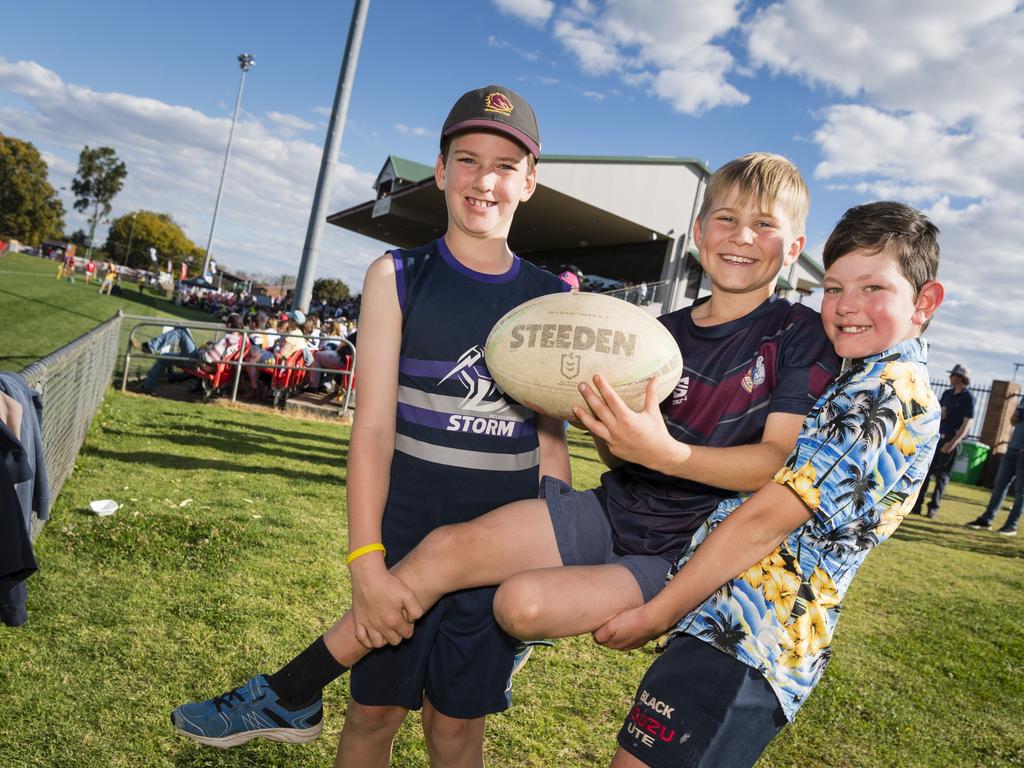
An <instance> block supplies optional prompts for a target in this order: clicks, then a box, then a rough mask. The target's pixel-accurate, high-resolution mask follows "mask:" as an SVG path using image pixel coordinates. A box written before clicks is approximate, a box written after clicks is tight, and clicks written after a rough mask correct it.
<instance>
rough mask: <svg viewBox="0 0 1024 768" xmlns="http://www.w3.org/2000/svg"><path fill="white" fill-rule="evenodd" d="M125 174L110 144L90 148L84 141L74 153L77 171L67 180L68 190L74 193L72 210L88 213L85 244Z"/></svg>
mask: <svg viewBox="0 0 1024 768" xmlns="http://www.w3.org/2000/svg"><path fill="white" fill-rule="evenodd" d="M127 175H128V169H127V168H125V165H124V163H122V162H121V161H120V160H119V159H118V157H117V153H116V152H115V151H114V150H113V149H111V148H110V147H96V148H95V149H90V148H89V145H86V146H85V148H84V149H82V153H81V154H80V155H79V156H78V174H77V175H76V176H75V178H74V179H72V180H71V191H72V192H74V193H75V210H76V211H79V212H81V213H85V212H86V211H88V210H89V209H90V208H91V209H92V213H90V214H89V217H88V222H89V247H90V249H91V248H92V245H93V238H94V237H95V236H96V225H97V224H98V223H99V221H100V219H103V218H105V217H106V216H107V215H108V214H109V213H110V201H111V200H113V199H114V197H115V196H116V195H117V193H118V192H120V191H121V187H123V186H124V179H125V177H126V176H127Z"/></svg>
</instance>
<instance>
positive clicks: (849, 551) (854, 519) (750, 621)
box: [668, 339, 940, 720]
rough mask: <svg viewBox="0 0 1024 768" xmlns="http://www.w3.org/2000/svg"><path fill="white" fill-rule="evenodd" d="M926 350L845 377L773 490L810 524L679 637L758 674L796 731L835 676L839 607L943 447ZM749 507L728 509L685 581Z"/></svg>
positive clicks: (866, 364) (858, 364) (697, 614)
mask: <svg viewBox="0 0 1024 768" xmlns="http://www.w3.org/2000/svg"><path fill="white" fill-rule="evenodd" d="M926 360H927V342H925V340H924V339H911V340H909V341H904V342H901V343H899V344H897V345H896V346H894V347H892V348H891V349H888V350H886V351H885V352H882V353H880V354H878V355H874V356H872V357H868V358H865V359H863V360H847V361H845V363H844V370H843V372H842V373H841V374H840V375H839V377H838V378H836V380H835V381H834V382H833V383H832V384H831V385H830V386H829V388H828V389H827V390H826V391H825V392H824V394H823V395H822V396H821V397H820V398H819V399H818V401H817V402H816V403H815V404H814V407H813V408H812V409H811V412H810V413H809V414H808V416H807V418H806V420H805V421H804V424H803V428H802V430H801V432H800V435H799V437H798V438H797V443H796V448H795V449H794V450H793V453H792V454H791V455H790V457H789V459H788V460H787V462H786V466H785V467H783V468H782V469H781V470H779V472H778V474H777V475H776V476H775V482H777V483H779V484H780V485H785V486H787V487H789V488H791V489H792V490H793V491H794V492H795V493H796V494H797V495H798V496H799V497H800V499H801V500H802V501H803V502H804V504H806V505H807V508H808V509H809V510H810V512H811V518H810V519H809V520H808V521H807V522H806V523H805V524H804V525H802V526H800V527H799V528H797V529H796V530H795V531H793V532H792V533H791V534H789V536H787V537H786V539H785V540H784V541H783V542H782V544H780V545H779V547H778V548H777V549H776V550H775V551H774V552H772V554H770V555H769V556H768V557H766V558H765V559H764V560H762V561H761V562H760V563H757V564H756V565H754V566H753V567H752V568H750V569H749V570H747V571H746V572H744V573H741V574H740V575H739V576H737V577H736V578H734V579H733V580H732V581H730V582H729V583H728V584H726V585H725V586H723V587H722V588H721V589H719V590H718V591H717V592H716V593H715V594H714V595H712V596H711V597H709V598H708V599H707V600H706V601H705V602H704V603H703V604H702V605H701V606H699V607H698V608H696V609H695V610H694V611H692V612H691V613H689V614H688V615H687V616H685V617H684V618H683V619H682V620H681V621H680V622H679V623H678V624H677V625H676V627H674V628H673V629H672V630H671V632H670V633H669V638H668V641H671V637H672V636H675V635H678V634H680V633H686V634H690V635H693V636H695V637H697V638H699V639H701V640H704V641H705V642H708V643H711V644H712V645H714V646H715V647H717V648H718V649H719V650H721V651H724V652H725V653H728V654H731V655H732V656H735V657H736V658H737V659H739V660H740V661H742V662H744V663H745V664H748V665H749V666H751V667H754V668H755V669H757V670H758V671H759V672H760V673H761V674H762V675H764V676H765V678H766V679H767V680H768V682H769V683H770V684H771V686H772V688H773V689H774V691H775V693H776V695H777V696H778V697H779V701H780V703H781V704H782V709H783V711H784V712H785V713H786V717H787V718H789V719H790V720H792V719H793V717H794V716H795V715H796V711H797V710H798V709H799V708H800V706H801V705H802V704H803V702H804V700H805V699H806V698H807V695H808V694H809V693H810V692H811V690H812V689H813V688H814V686H815V685H816V684H817V682H818V680H819V679H820V678H821V675H822V673H823V672H824V671H825V666H826V665H827V664H828V659H829V653H830V648H831V644H832V633H833V632H834V630H835V625H836V622H837V621H838V619H839V605H840V602H841V601H842V599H843V596H844V595H845V594H846V590H847V589H848V588H849V586H850V582H851V581H853V577H854V574H856V572H857V569H858V568H859V567H860V565H861V563H863V562H864V559H865V558H866V557H867V556H868V553H869V552H870V551H871V550H872V549H873V548H874V547H876V546H877V545H878V544H880V543H881V542H883V541H885V540H886V539H887V538H889V536H891V535H892V533H893V531H895V530H896V528H897V527H898V526H899V524H900V522H902V520H903V518H904V517H905V516H906V515H907V513H908V512H909V511H910V509H911V508H912V507H913V504H914V499H915V498H916V496H917V493H918V491H919V490H920V487H921V483H922V481H923V479H924V477H925V474H926V473H927V471H928V465H929V463H930V462H931V458H932V455H933V454H934V453H935V448H936V445H937V443H938V430H939V418H940V409H939V404H938V401H937V400H936V398H935V395H934V393H933V392H932V389H931V387H930V386H929V384H928V370H927V368H926V367H925V362H926ZM742 501H743V499H728V500H726V501H723V502H722V503H721V504H720V505H719V506H718V508H717V509H716V510H715V512H714V513H713V514H712V515H711V517H709V518H708V520H707V521H706V522H705V524H704V525H703V526H702V528H701V529H700V530H698V531H697V533H696V534H695V535H694V537H693V541H692V543H691V544H690V546H689V547H688V548H687V550H686V551H685V552H684V553H683V555H682V557H681V558H680V559H679V562H678V563H677V564H676V567H675V568H674V569H673V572H676V571H678V569H679V568H680V567H682V565H683V564H685V563H686V561H687V560H688V559H689V558H690V557H691V556H692V555H693V552H694V550H695V549H696V547H697V546H699V545H700V543H701V542H702V541H703V540H704V539H705V538H707V535H708V533H710V532H711V530H713V529H714V527H715V526H716V525H717V524H718V523H720V522H721V521H722V520H723V519H725V517H726V516H728V515H729V513H731V512H732V511H733V510H734V509H736V508H737V507H738V506H739V505H740V504H741V503H742Z"/></svg>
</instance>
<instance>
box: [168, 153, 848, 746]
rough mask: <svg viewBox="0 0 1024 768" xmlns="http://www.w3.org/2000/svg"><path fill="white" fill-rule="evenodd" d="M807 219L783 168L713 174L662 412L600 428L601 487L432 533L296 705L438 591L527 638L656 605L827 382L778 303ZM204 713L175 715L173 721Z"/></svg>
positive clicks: (547, 497) (823, 350) (577, 630)
mask: <svg viewBox="0 0 1024 768" xmlns="http://www.w3.org/2000/svg"><path fill="white" fill-rule="evenodd" d="M807 208H808V195H807V188H806V185H805V184H804V182H803V179H802V178H801V177H800V174H799V171H797V169H796V168H795V166H793V164H792V163H790V162H789V161H788V160H786V159H785V158H782V157H779V156H777V155H770V154H766V153H755V154H752V155H747V156H744V157H741V158H737V159H736V160H734V161H732V162H730V163H727V164H726V165H725V166H723V167H722V168H721V169H719V170H718V171H716V173H715V174H714V175H713V176H712V179H711V181H710V182H709V185H708V191H707V193H706V195H705V199H704V201H703V204H702V208H701V211H700V214H699V216H698V224H697V229H696V240H697V242H698V244H699V246H700V249H701V264H702V266H703V267H704V269H705V270H706V272H707V275H708V277H709V278H710V280H711V284H712V293H711V296H710V297H708V298H706V299H701V300H700V301H698V302H697V303H695V304H694V305H693V306H691V307H687V308H685V309H683V310H679V311H678V312H674V313H671V314H669V315H666V316H664V317H663V318H662V322H663V323H665V325H666V326H667V327H668V328H669V329H670V331H671V332H672V333H673V335H674V336H675V338H676V339H677V340H678V341H679V343H680V346H681V348H682V349H684V350H685V354H684V360H685V365H686V369H685V370H684V372H683V377H682V379H681V380H680V383H679V386H678V387H677V388H676V391H675V392H674V393H673V395H672V396H671V397H670V398H668V399H666V400H665V402H664V403H662V404H661V405H660V407H659V404H658V403H656V402H653V401H652V402H649V403H648V404H647V407H646V409H645V411H644V413H642V414H633V415H632V416H630V417H628V418H625V417H623V418H620V419H619V420H618V422H617V423H616V424H615V425H613V426H612V427H611V428H610V429H597V427H596V425H595V429H594V430H592V431H593V432H594V434H595V436H596V437H597V438H598V439H597V440H596V442H597V445H598V449H599V451H600V453H601V455H602V458H603V459H604V460H605V462H606V463H607V464H608V465H609V466H610V467H613V469H612V470H611V471H610V472H608V473H606V474H605V475H604V476H603V477H602V485H601V487H600V488H597V489H594V490H591V491H585V492H577V491H574V490H573V489H572V488H570V487H569V486H568V485H567V484H565V483H564V482H561V481H560V479H559V478H554V477H550V478H547V479H546V480H545V481H544V483H543V484H542V498H541V499H529V500H525V501H519V502H515V503H513V504H509V505H506V506H504V507H501V508H499V509H497V510H495V511H494V512H491V513H490V514H488V515H485V516H483V517H480V518H478V519H476V520H473V521H471V522H468V523H466V524H464V525H455V526H443V527H440V528H438V529H436V530H435V531H433V532H432V533H431V534H430V535H429V536H428V537H426V538H425V539H424V541H423V543H422V544H420V545H419V546H417V547H416V548H415V549H414V550H413V551H412V552H411V553H410V554H409V556H408V557H407V558H405V559H404V560H403V561H402V562H401V563H399V564H398V565H397V566H396V569H395V574H396V575H397V576H398V577H400V578H401V580H402V581H403V582H404V583H406V584H408V585H409V587H410V592H409V593H408V595H407V598H408V600H407V602H406V603H404V604H403V606H402V607H403V609H404V613H403V611H400V610H395V611H392V612H391V614H390V615H389V616H388V617H387V619H386V621H385V622H384V623H382V624H380V625H378V627H377V628H376V630H375V631H374V632H370V631H368V630H367V628H366V627H364V626H362V624H363V622H362V621H361V619H360V616H359V610H360V609H359V607H358V605H356V606H354V609H353V611H352V612H350V613H349V614H347V615H346V616H345V617H343V618H342V619H341V620H340V621H339V622H338V623H337V624H335V625H334V627H332V628H331V630H329V631H328V633H327V634H326V635H325V638H324V639H325V646H324V647H325V648H327V649H329V651H330V655H329V656H326V657H325V656H324V655H323V654H322V653H321V655H320V656H319V663H321V664H322V665H324V666H325V667H327V666H332V665H333V667H334V670H333V672H331V673H327V672H326V671H325V672H324V674H323V675H322V676H321V677H320V678H319V679H318V678H317V677H316V676H314V675H312V674H308V673H307V672H301V674H297V675H296V677H302V678H304V680H300V681H299V682H298V683H297V684H296V686H295V692H293V693H292V694H291V695H292V697H293V698H292V700H293V701H294V700H296V699H302V700H305V699H308V698H309V697H310V696H312V695H316V696H319V691H320V688H321V687H322V686H323V685H324V684H326V682H329V680H331V679H333V677H334V676H337V675H338V674H341V672H343V671H344V669H345V666H343V665H349V666H351V665H352V664H354V663H355V662H356V661H357V660H359V659H363V657H364V656H365V657H366V658H365V659H363V660H362V661H360V662H359V664H358V665H356V666H355V668H354V669H355V670H359V668H360V667H361V666H362V665H363V664H365V663H367V661H372V660H373V659H375V658H376V657H377V655H378V654H382V655H383V656H384V657H386V654H388V653H389V649H384V650H383V651H377V652H374V653H372V654H369V655H368V656H367V653H368V651H367V649H368V648H370V647H377V648H379V647H380V646H383V645H385V644H387V643H392V644H395V643H400V642H402V641H403V638H406V637H408V636H409V635H410V634H411V635H412V636H413V637H415V636H416V635H415V634H414V633H413V629H414V626H413V622H414V621H415V619H416V616H417V615H418V612H419V611H420V610H421V606H422V607H428V606H429V605H432V604H433V603H434V602H435V601H437V600H438V599H441V598H442V596H443V595H444V594H446V593H448V592H452V591H455V590H459V589H465V588H469V587H475V586H480V585H484V584H498V583H501V584H502V586H501V587H500V589H499V590H498V592H497V596H496V598H495V601H494V610H495V613H496V615H497V616H498V618H499V621H500V622H501V624H502V626H504V627H505V628H506V629H507V630H509V631H510V632H511V633H512V634H514V635H515V636H517V637H520V638H522V639H539V638H544V637H553V636H564V635H573V634H581V633H585V632H589V631H591V630H593V629H596V628H597V627H599V626H601V625H602V624H603V623H604V622H606V621H607V620H608V619H610V618H611V617H613V616H615V615H616V614H618V613H619V612H621V611H623V610H625V609H628V608H632V607H637V606H639V605H641V604H643V602H644V601H645V600H649V599H651V598H652V597H653V596H654V595H655V594H657V592H658V591H660V590H661V589H662V588H663V587H664V585H665V575H666V574H667V573H668V570H669V568H670V567H671V565H672V563H673V562H674V560H675V558H676V556H677V555H678V553H679V552H680V551H681V550H682V548H683V547H684V546H685V545H686V544H687V543H688V542H689V540H690V537H691V535H692V534H693V532H694V531H696V530H697V529H698V528H699V527H700V524H701V523H702V522H703V520H704V519H705V518H706V517H707V516H708V515H709V514H711V513H712V512H713V511H714V509H715V508H716V506H717V505H718V503H719V502H720V501H721V500H722V499H724V498H733V497H736V496H738V495H739V494H741V493H742V492H745V491H746V492H750V491H754V490H756V489H757V488H760V487H761V486H762V485H763V484H764V483H765V482H767V481H768V480H769V479H770V478H771V477H772V475H773V474H774V472H775V471H776V470H777V469H778V467H779V466H781V465H782V463H783V462H784V461H785V458H786V456H787V455H789V452H790V451H791V450H792V447H793V444H794V442H795V440H796V436H797V434H798V433H799V431H800V425H801V423H802V421H803V418H804V415H805V414H806V413H807V411H808V410H810V408H811V406H812V405H813V403H814V400H815V399H816V398H817V397H818V395H819V394H820V393H821V392H823V391H824V389H825V387H826V385H827V384H828V382H829V381H830V380H831V379H832V377H833V375H834V373H835V370H836V368H837V361H836V358H835V354H834V352H833V351H832V348H831V345H830V344H829V342H828V340H827V338H826V337H825V334H824V331H823V330H822V327H821V322H820V319H819V317H818V315H817V313H815V312H814V311H813V310H810V309H808V308H806V307H804V306H801V305H795V306H794V305H790V304H789V303H788V302H786V301H785V300H781V299H777V298H776V297H775V296H774V288H775V282H776V280H777V278H778V275H779V272H780V270H781V269H782V268H783V266H785V265H788V264H792V263H793V262H794V261H795V260H796V259H797V257H798V256H799V254H800V252H801V249H802V247H803V243H804V236H803V226H804V221H805V219H806V215H807ZM360 341H362V337H360ZM362 386H363V382H362V381H360V387H362ZM600 387H601V390H602V392H605V390H606V388H605V387H604V386H603V384H602V385H600ZM585 389H586V391H587V392H588V394H589V395H591V396H593V395H594V390H593V389H592V388H591V387H585ZM605 393H606V394H607V396H608V397H609V398H611V397H612V396H613V395H614V393H611V390H607V391H606V392H605ZM608 393H610V394H608ZM630 413H632V412H630ZM577 417H578V418H581V419H582V418H584V417H585V414H577ZM590 424H591V425H593V424H594V422H592V421H591V422H590ZM605 426H608V422H605ZM565 566H568V567H565ZM420 629H421V627H420V622H416V623H415V633H419V632H420ZM301 659H302V656H300V657H299V658H298V659H296V662H299V661H301ZM307 669H308V666H307ZM276 687H277V686H276V685H275V688H276ZM257 693H258V691H257ZM228 695H229V696H231V695H238V696H251V693H249V692H245V691H243V690H242V689H239V691H236V692H234V694H228ZM203 706H204V705H186V707H185V708H182V709H180V710H178V712H179V713H180V717H179V718H178V719H179V722H181V721H182V720H183V718H184V716H185V715H187V714H189V713H190V712H197V713H198V714H197V717H198V716H200V715H202V713H203V712H205V711H207V710H208V707H207V708H206V709H204V708H203ZM191 707H198V709H196V710H193V709H191ZM211 722H212V720H211ZM179 728H181V726H179ZM186 728H187V727H186ZM280 730H282V731H283V730H285V729H280ZM256 735H261V734H256ZM250 737H251V735H250V734H239V733H238V732H237V731H234V732H232V735H231V738H233V739H234V738H237V739H238V740H239V741H241V740H242V739H243V738H250Z"/></svg>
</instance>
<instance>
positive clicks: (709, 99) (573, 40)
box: [553, 0, 748, 113]
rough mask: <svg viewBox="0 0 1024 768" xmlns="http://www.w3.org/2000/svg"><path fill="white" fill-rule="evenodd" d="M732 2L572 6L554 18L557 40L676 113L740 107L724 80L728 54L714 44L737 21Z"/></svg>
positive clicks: (619, 1) (660, 0)
mask: <svg viewBox="0 0 1024 768" xmlns="http://www.w3.org/2000/svg"><path fill="white" fill-rule="evenodd" d="M739 5H740V4H739V3H738V2H736V1H735V0H705V1H704V2H700V1H699V0H607V2H605V3H604V4H603V6H601V7H600V8H599V7H598V4H597V3H595V2H576V3H575V4H574V5H573V6H571V7H569V8H566V9H565V10H564V11H563V12H562V13H561V14H560V16H559V18H558V19H557V20H556V21H555V24H554V28H553V29H554V35H555V38H556V39H557V40H558V41H559V42H561V44H562V45H563V46H564V47H565V48H566V49H567V50H568V51H569V52H570V53H571V54H572V55H573V56H574V57H575V58H576V60H577V62H578V63H579V66H580V68H581V69H582V70H583V71H584V72H586V73H587V74H590V75H595V76H603V75H610V74H615V75H617V76H618V77H619V78H620V79H621V80H622V81H623V82H624V83H626V84H627V85H630V86H633V87H636V88H643V89H647V90H649V91H650V92H651V93H652V94H653V95H655V96H658V97H659V98H661V99H664V100H665V101H667V102H668V103H669V104H671V105H672V106H673V108H675V109H676V110H677V111H679V112H686V113H700V112H703V111H706V110H708V109H713V108H715V107H720V106H733V105H741V104H745V103H746V102H747V101H748V97H747V96H746V94H744V93H742V92H740V91H739V90H738V89H737V88H736V87H735V86H733V85H731V84H730V83H729V82H727V80H726V77H727V75H728V74H729V73H730V72H731V71H732V70H733V69H734V68H735V62H734V59H733V56H732V54H731V53H730V52H729V51H728V50H727V48H726V47H725V46H724V45H722V44H719V43H716V42H714V41H716V40H718V39H719V38H721V36H723V35H725V34H726V33H728V32H729V31H730V30H731V29H733V28H735V27H736V25H737V24H738V23H739Z"/></svg>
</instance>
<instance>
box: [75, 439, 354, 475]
mask: <svg viewBox="0 0 1024 768" xmlns="http://www.w3.org/2000/svg"><path fill="white" fill-rule="evenodd" d="M176 437H179V438H180V437H181V436H180V435H177V436H176ZM263 452H264V453H267V454H268V455H271V456H282V453H281V452H280V451H269V450H268V451H263ZM82 455H83V456H90V457H96V458H97V459H101V460H104V461H116V462H123V463H124V464H127V465H129V466H130V465H134V464H144V465H146V467H161V468H164V469H175V470H202V471H204V472H209V471H221V472H241V473H244V474H250V475H254V476H256V477H266V476H267V475H278V476H279V477H283V478H285V479H287V480H292V481H296V480H307V481H309V482H318V483H319V482H323V480H324V473H323V471H322V470H321V471H318V472H302V471H299V470H295V469H292V468H289V467H281V466H275V465H273V464H269V465H268V464H260V465H252V464H251V463H247V462H248V459H247V457H246V456H240V457H239V460H238V461H221V460H217V459H209V458H203V457H201V456H181V455H179V454H172V453H160V452H156V451H127V452H121V451H109V450H102V449H97V448H88V447H87V448H83V449H82ZM347 458H348V455H347V453H345V452H342V453H341V455H339V456H324V457H315V456H311V455H308V454H307V455H304V456H303V457H302V460H304V461H307V462H309V463H312V464H317V465H327V466H330V467H331V468H332V469H334V468H335V467H334V463H335V462H337V461H339V460H341V461H344V460H346V459H347ZM337 470H338V474H339V476H340V474H341V470H340V467H338V468H337Z"/></svg>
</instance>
